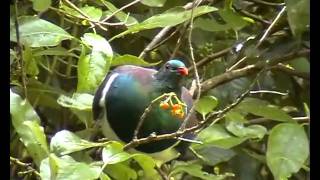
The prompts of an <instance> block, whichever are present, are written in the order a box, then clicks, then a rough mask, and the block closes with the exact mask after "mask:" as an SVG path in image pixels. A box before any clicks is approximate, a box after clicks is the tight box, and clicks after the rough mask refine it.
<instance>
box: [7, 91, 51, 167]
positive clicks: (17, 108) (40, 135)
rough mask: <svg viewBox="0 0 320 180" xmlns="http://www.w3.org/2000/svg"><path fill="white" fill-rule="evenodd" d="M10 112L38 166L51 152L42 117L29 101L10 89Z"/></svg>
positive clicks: (16, 127) (18, 131)
mask: <svg viewBox="0 0 320 180" xmlns="http://www.w3.org/2000/svg"><path fill="white" fill-rule="evenodd" d="M10 114H11V117H12V118H11V121H12V125H13V127H14V128H15V130H16V132H17V133H18V135H19V137H20V139H21V141H22V142H23V144H24V146H25V147H26V148H27V150H28V153H29V155H30V156H31V157H32V158H33V160H34V162H35V163H36V164H37V166H40V162H41V160H42V159H44V158H46V157H47V154H48V152H49V150H48V145H47V140H46V136H45V134H44V131H43V127H42V126H40V125H39V123H40V118H39V116H38V115H37V113H36V112H35V111H34V110H33V108H32V106H31V105H30V104H29V102H28V101H26V100H22V98H21V97H20V96H19V95H17V94H16V93H14V92H12V91H11V90H10Z"/></svg>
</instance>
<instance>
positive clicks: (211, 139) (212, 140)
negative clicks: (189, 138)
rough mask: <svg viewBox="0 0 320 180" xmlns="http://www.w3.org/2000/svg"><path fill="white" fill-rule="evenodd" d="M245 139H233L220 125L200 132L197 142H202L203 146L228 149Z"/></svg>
mask: <svg viewBox="0 0 320 180" xmlns="http://www.w3.org/2000/svg"><path fill="white" fill-rule="evenodd" d="M246 139H247V138H246V137H235V136H232V135H231V134H229V133H228V132H227V131H226V130H225V129H224V128H223V127H222V126H221V125H220V124H214V125H211V126H209V127H207V128H206V129H204V130H202V131H201V132H200V133H199V134H198V136H197V140H199V141H201V142H203V144H204V145H206V144H208V145H213V146H216V147H220V148H224V149H229V148H232V147H234V146H236V145H239V144H241V143H242V142H243V141H245V140H246ZM198 146H201V144H192V147H193V148H197V147H198Z"/></svg>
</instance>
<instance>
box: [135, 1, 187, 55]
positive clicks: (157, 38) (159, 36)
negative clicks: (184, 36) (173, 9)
mask: <svg viewBox="0 0 320 180" xmlns="http://www.w3.org/2000/svg"><path fill="white" fill-rule="evenodd" d="M183 8H184V9H185V10H189V9H191V8H193V3H187V4H186V5H184V6H183ZM171 28H172V26H167V27H164V28H163V29H162V30H161V31H160V32H159V33H158V34H157V35H156V36H155V37H154V38H153V39H152V41H151V42H150V43H149V44H148V45H147V46H146V47H145V48H144V49H143V51H142V52H141V53H140V55H139V58H144V57H145V55H146V53H147V52H149V51H150V50H152V49H153V47H154V46H155V45H156V44H158V43H159V42H160V41H161V39H162V38H163V37H164V36H165V35H166V34H167V33H168V32H169V30H170V29H171Z"/></svg>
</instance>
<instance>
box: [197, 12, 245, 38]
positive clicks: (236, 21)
mask: <svg viewBox="0 0 320 180" xmlns="http://www.w3.org/2000/svg"><path fill="white" fill-rule="evenodd" d="M218 14H219V15H220V17H221V18H222V19H223V20H224V23H222V22H219V21H217V20H216V19H215V18H211V19H208V18H197V19H196V20H195V21H194V27H195V28H200V29H202V30H204V31H210V32H217V31H227V30H230V29H234V30H240V29H242V28H243V27H245V26H247V25H248V22H247V21H246V20H244V18H243V17H242V16H240V15H239V14H237V13H236V12H234V11H232V10H231V9H222V10H219V11H218Z"/></svg>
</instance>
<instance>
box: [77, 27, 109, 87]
mask: <svg viewBox="0 0 320 180" xmlns="http://www.w3.org/2000/svg"><path fill="white" fill-rule="evenodd" d="M81 39H82V41H83V43H84V44H86V45H88V46H90V47H92V52H91V54H86V50H85V47H83V48H82V52H81V55H80V59H79V61H78V85H77V92H86V93H93V92H94V91H95V89H96V88H97V87H98V85H99V84H100V83H101V81H102V80H103V78H104V77H105V75H106V74H107V72H108V71H109V67H110V64H111V60H112V57H113V52H112V49H111V46H110V45H109V43H108V41H107V40H105V39H104V38H103V37H101V36H99V35H97V34H92V33H86V34H84V36H83V38H81Z"/></svg>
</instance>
